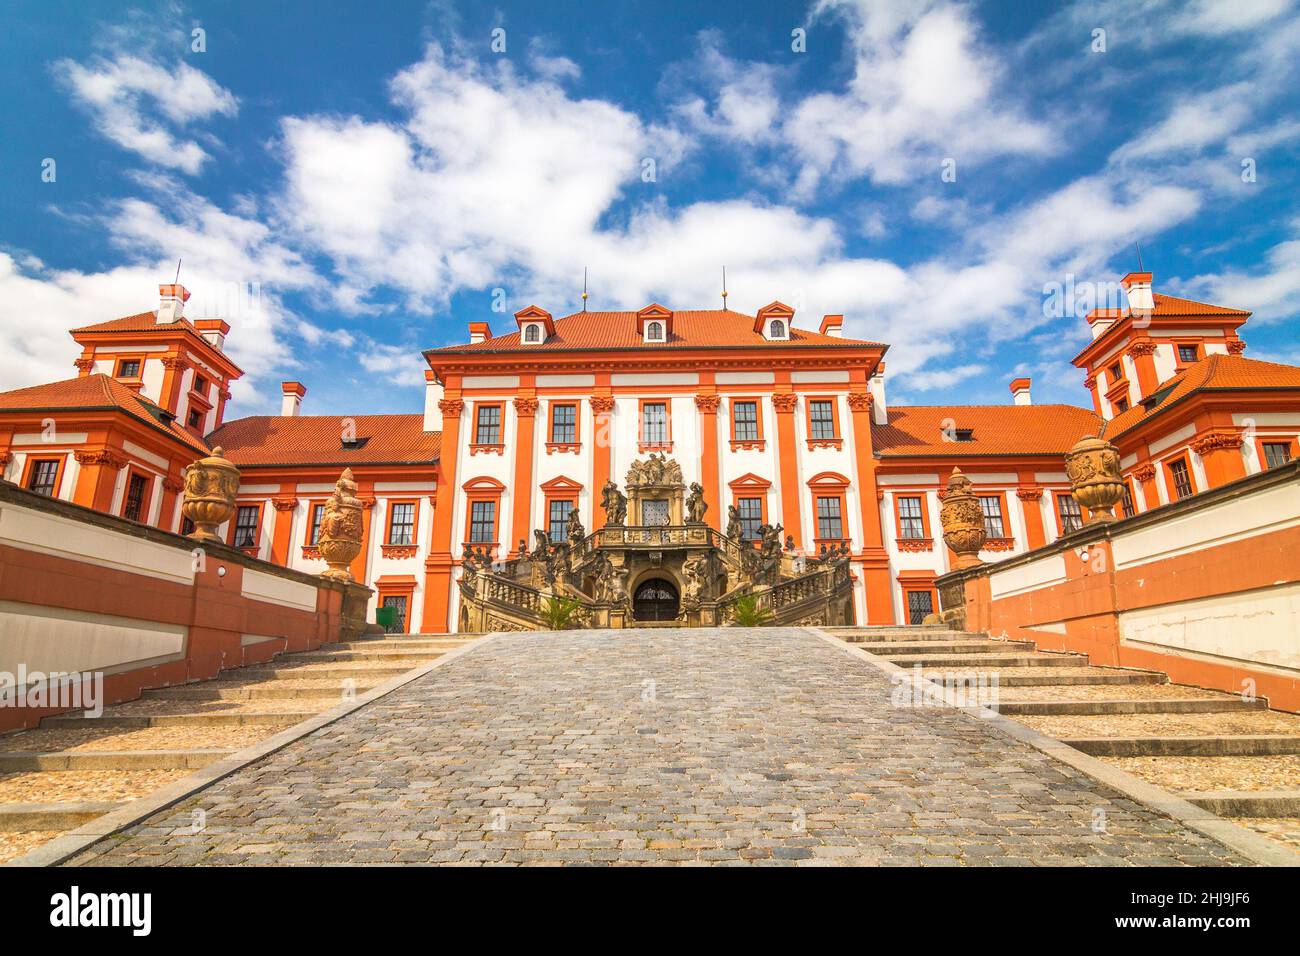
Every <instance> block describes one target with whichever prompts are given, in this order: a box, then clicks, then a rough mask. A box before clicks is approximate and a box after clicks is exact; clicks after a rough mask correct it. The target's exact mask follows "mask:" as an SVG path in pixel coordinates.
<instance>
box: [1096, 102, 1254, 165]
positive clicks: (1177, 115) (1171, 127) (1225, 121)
mask: <svg viewBox="0 0 1300 956" xmlns="http://www.w3.org/2000/svg"><path fill="white" fill-rule="evenodd" d="M1252 107H1253V103H1252V97H1251V85H1250V84H1248V83H1233V84H1232V85H1230V86H1225V87H1221V88H1219V89H1217V90H1214V91H1212V92H1209V93H1204V94H1201V95H1199V96H1190V97H1186V98H1184V99H1182V100H1181V101H1179V102H1177V103H1175V104H1174V107H1173V109H1172V110H1171V111H1170V113H1169V115H1168V116H1166V117H1165V118H1164V119H1163V120H1162V121H1160V122H1159V123H1157V124H1156V125H1155V126H1153V127H1151V128H1150V129H1149V130H1148V131H1147V132H1145V133H1143V134H1142V135H1140V136H1138V137H1137V138H1135V139H1132V140H1130V141H1129V142H1127V143H1125V144H1124V145H1123V146H1121V147H1120V148H1118V149H1116V150H1115V151H1114V153H1112V154H1111V159H1112V160H1113V161H1115V162H1124V161H1128V160H1136V159H1152V158H1155V157H1158V156H1168V155H1170V154H1178V153H1187V152H1192V153H1195V152H1199V151H1200V150H1203V149H1205V148H1206V147H1209V146H1213V145H1217V144H1219V143H1221V142H1223V141H1224V140H1226V139H1227V138H1228V136H1230V135H1231V134H1233V133H1235V132H1237V131H1238V130H1239V129H1240V128H1241V127H1242V125H1243V124H1244V123H1246V122H1247V120H1249V119H1250V117H1251V114H1252V112H1253V109H1252Z"/></svg>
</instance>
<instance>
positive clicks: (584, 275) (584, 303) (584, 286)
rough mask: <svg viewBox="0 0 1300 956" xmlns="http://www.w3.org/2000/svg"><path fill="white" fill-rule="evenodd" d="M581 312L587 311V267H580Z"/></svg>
mask: <svg viewBox="0 0 1300 956" xmlns="http://www.w3.org/2000/svg"><path fill="white" fill-rule="evenodd" d="M582 311H583V312H586V311H587V267H586V266H583V267H582Z"/></svg>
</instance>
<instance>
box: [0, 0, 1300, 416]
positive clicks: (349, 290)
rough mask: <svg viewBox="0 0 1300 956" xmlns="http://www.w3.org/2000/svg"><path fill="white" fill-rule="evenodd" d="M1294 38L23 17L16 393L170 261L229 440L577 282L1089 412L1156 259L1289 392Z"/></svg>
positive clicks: (1251, 2) (260, 13)
mask: <svg viewBox="0 0 1300 956" xmlns="http://www.w3.org/2000/svg"><path fill="white" fill-rule="evenodd" d="M1296 5H1297V0H1228V2H1221V0H1197V2H1184V3H1175V2H1169V0H1146V2H1141V0H1126V2H1123V3H1114V2H1101V3H1082V4H1076V5H1068V6H1060V7H1053V6H1051V5H1049V4H1047V3H1028V4H1021V3H1014V4H1013V3H982V4H980V3H947V2H922V0H918V2H906V3H901V2H893V0H872V2H866V0H860V2H857V3H853V2H822V3H814V4H811V5H810V4H800V3H759V2H753V0H751V2H744V3H740V2H713V3H709V4H697V3H685V2H677V3H671V2H670V3H664V2H659V3H653V4H651V3H627V4H617V5H615V4H610V5H608V8H607V7H606V5H599V4H574V3H571V2H549V3H548V2H527V3H501V4H496V5H481V4H468V3H465V4H458V3H452V2H447V0H443V2H437V3H415V2H411V3H401V2H384V3H374V2H372V3H366V4H360V3H355V4H342V3H328V4H327V3H320V2H283V3H276V4H265V3H239V2H203V3H189V4H175V3H170V2H169V3H146V4H136V5H126V4H122V5H110V4H96V5H87V4H84V3H81V2H59V0H10V2H9V3H7V4H6V23H5V28H4V30H3V31H0V387H3V388H13V387H19V386H22V385H29V384H34V383H37V382H43V381H51V380H54V379H59V378H66V377H71V375H72V374H73V373H74V370H73V368H72V360H73V359H74V358H75V356H76V350H75V346H74V345H73V344H72V342H71V340H70V339H68V337H67V335H66V329H67V328H69V327H71V326H73V325H76V324H82V323H86V322H92V321H101V320H104V319H107V318H112V317H115V316H117V315H123V314H128V313H132V312H138V311H142V310H144V309H146V308H152V307H154V306H155V305H156V300H155V297H156V284H157V283H158V282H159V281H167V280H169V279H170V278H171V275H172V273H173V271H174V269H175V263H176V259H177V258H178V257H183V259H184V265H183V267H182V275H181V279H182V282H183V283H185V284H186V285H187V286H188V287H189V288H190V289H191V290H192V291H193V293H194V299H193V300H192V301H191V303H190V308H189V312H188V314H190V315H191V316H207V315H221V316H222V317H224V318H226V319H227V320H228V321H229V322H230V323H231V325H232V326H233V331H232V333H231V336H230V339H229V342H228V348H229V351H230V352H231V353H232V355H233V356H234V358H235V359H236V360H237V361H239V362H240V363H241V364H242V365H243V367H244V368H245V370H246V371H247V375H246V377H245V379H244V380H243V381H242V382H240V383H238V385H237V386H236V391H235V396H236V403H235V406H234V408H233V410H232V413H233V414H235V415H239V414H254V413H259V412H267V411H272V410H274V408H275V407H277V406H278V400H279V399H278V392H279V388H278V383H279V381H280V380H281V379H286V378H294V379H299V380H301V381H303V382H305V383H306V384H307V386H308V390H309V395H308V398H307V404H306V410H307V411H308V412H317V413H329V414H335V413H343V412H387V411H416V410H418V409H419V407H420V405H419V402H420V395H419V389H420V385H421V382H422V369H423V366H422V360H421V358H420V355H419V350H420V349H421V348H425V347H429V346H435V345H442V344H448V343H451V342H456V341H463V340H465V337H466V323H467V322H469V321H471V320H482V319H488V320H490V321H492V322H493V324H494V327H496V328H497V329H498V330H502V331H504V330H508V329H510V328H512V327H513V320H512V318H511V314H512V313H513V312H514V311H515V310H517V309H519V308H522V307H523V306H524V305H527V304H529V303H530V302H536V303H538V304H540V305H542V306H543V307H544V308H547V309H549V310H550V311H551V312H553V313H554V314H556V315H561V314H566V313H567V312H569V311H572V310H574V309H576V308H577V307H578V304H579V299H578V296H579V294H580V292H581V281H582V270H583V267H584V266H586V267H588V268H589V270H590V289H591V299H590V302H591V305H592V307H594V308H632V309H635V308H639V307H640V306H642V305H645V304H647V303H648V302H650V301H652V300H658V301H661V302H664V303H665V304H668V305H669V306H672V307H677V308H693V307H712V306H714V305H715V304H716V303H718V302H719V298H718V292H719V290H720V275H721V269H722V267H723V266H724V265H725V266H726V267H727V274H728V285H729V288H730V292H731V297H730V300H729V301H730V304H731V306H732V307H733V308H737V309H742V310H746V311H752V310H753V309H754V308H756V307H758V306H759V305H762V304H764V303H766V302H769V301H771V300H773V299H780V300H782V301H784V302H787V303H789V304H791V305H793V306H794V307H795V308H796V310H797V313H798V314H797V316H796V324H797V325H799V324H801V325H804V326H807V327H814V328H815V327H816V325H817V323H818V321H819V320H820V317H821V315H822V314H824V313H826V312H841V313H844V314H845V316H846V326H847V330H846V331H847V334H850V335H856V336H861V337H864V338H871V339H875V340H880V341H885V342H888V343H890V344H891V350H890V352H889V355H888V359H887V361H888V365H889V370H890V375H889V380H890V381H889V388H890V400H891V402H895V403H898V402H907V403H910V404H938V403H948V402H996V403H1004V402H1007V401H1009V400H1010V395H1009V394H1008V392H1007V382H1009V381H1010V379H1012V378H1013V377H1016V376H1019V375H1031V376H1032V377H1033V378H1034V389H1035V400H1036V401H1038V402H1046V401H1068V402H1073V403H1076V404H1081V403H1084V402H1086V400H1087V396H1086V393H1084V391H1083V390H1082V387H1081V384H1080V382H1081V379H1082V373H1081V372H1079V371H1078V370H1076V369H1074V368H1073V367H1072V366H1070V365H1069V359H1070V357H1072V356H1073V355H1074V354H1075V353H1076V352H1077V350H1078V349H1079V348H1080V347H1082V346H1083V345H1084V344H1085V343H1086V342H1087V340H1088V332H1087V328H1086V325H1085V323H1084V322H1083V321H1082V319H1081V318H1079V315H1081V314H1082V313H1083V312H1084V311H1086V309H1087V307H1088V306H1089V305H1091V304H1092V302H1093V301H1094V300H1096V299H1099V300H1101V301H1102V304H1105V301H1106V300H1107V299H1110V298H1113V297H1114V296H1115V294H1116V292H1115V282H1116V280H1118V279H1119V277H1120V276H1122V275H1123V274H1124V273H1125V272H1127V271H1130V270H1132V269H1135V268H1136V266H1137V255H1136V251H1135V245H1136V244H1137V243H1140V244H1141V248H1142V256H1143V260H1144V262H1145V265H1146V267H1147V268H1148V269H1150V270H1151V271H1153V272H1154V273H1155V287H1156V291H1157V292H1161V291H1163V292H1170V293H1174V294H1181V295H1187V296H1190V297H1193V298H1200V299H1204V300H1207V301H1212V302H1217V303H1220V304H1224V305H1231V306H1236V307H1240V308H1246V309H1251V310H1253V311H1254V312H1255V316H1254V317H1253V318H1252V320H1251V322H1250V323H1249V324H1248V325H1247V326H1246V327H1245V329H1244V330H1243V337H1244V338H1245V339H1246V340H1247V342H1248V345H1249V348H1248V350H1247V353H1246V354H1247V356H1248V357H1255V358H1264V359H1273V360H1280V361H1290V362H1300V345H1298V344H1297V341H1296V340H1297V336H1296V329H1297V325H1296V318H1297V315H1300V204H1298V203H1297V200H1296V198H1295V197H1296V196H1297V194H1298V192H1297V185H1300V182H1298V180H1300V173H1298V171H1297V166H1298V164H1297V157H1298V156H1300V110H1298V109H1297V107H1298V105H1300V103H1298V101H1300V94H1297V90H1300V82H1298V81H1297V80H1298V77H1297V72H1300V66H1297V64H1300V55H1298V54H1300V16H1298V15H1297V10H1296V9H1295V8H1296ZM196 29H197V30H200V31H202V32H201V33H200V34H199V35H198V36H200V37H201V42H198V41H196V39H195V37H196V34H195V32H194V31H195V30H196ZM494 31H504V33H499V32H498V33H494ZM494 39H495V40H496V45H497V47H500V45H501V42H502V40H504V50H500V49H494V48H493V42H494ZM195 47H202V49H195ZM48 160H53V165H52V166H51V165H50V163H49V162H48ZM51 169H52V171H53V177H51V176H50V175H49V172H48V171H49V170H51ZM43 173H44V175H43ZM51 178H52V181H47V180H50V179H51ZM1054 283H1055V284H1057V285H1059V286H1064V287H1067V288H1073V289H1074V292H1075V294H1074V297H1073V299H1072V300H1071V301H1068V302H1067V305H1068V306H1069V307H1070V308H1074V309H1075V310H1076V311H1077V312H1078V315H1075V314H1064V313H1065V312H1068V309H1067V310H1054V309H1052V308H1047V309H1045V307H1044V303H1045V300H1047V299H1048V298H1049V297H1048V296H1046V295H1045V290H1047V289H1050V288H1051V287H1052V284H1054ZM1053 301H1059V298H1058V299H1053Z"/></svg>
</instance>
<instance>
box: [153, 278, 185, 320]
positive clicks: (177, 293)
mask: <svg viewBox="0 0 1300 956" xmlns="http://www.w3.org/2000/svg"><path fill="white" fill-rule="evenodd" d="M189 297H190V294H189V292H188V291H187V290H186V288H185V286H183V285H160V286H159V287H158V300H159V301H158V324H159V325H166V324H168V323H170V322H175V321H177V320H178V319H180V318H181V316H182V315H183V314H184V313H185V300H186V299H188V298H189Z"/></svg>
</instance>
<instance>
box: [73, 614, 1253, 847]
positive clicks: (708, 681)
mask: <svg viewBox="0 0 1300 956" xmlns="http://www.w3.org/2000/svg"><path fill="white" fill-rule="evenodd" d="M891 690H892V687H891V684H890V681H889V679H888V678H887V677H885V676H884V675H883V674H881V673H880V672H879V671H877V670H876V669H875V668H873V667H871V666H870V665H869V664H867V663H865V662H863V661H860V660H857V659H855V658H854V657H852V656H850V655H849V654H847V653H846V652H845V651H844V650H842V649H841V648H839V647H837V646H834V645H832V644H830V643H828V642H826V641H824V640H822V639H820V638H817V637H815V636H813V635H811V634H808V633H806V632H803V631H800V630H798V629H790V628H781V629H778V628H764V629H758V630H742V629H734V628H728V629H726V630H710V631H704V630H664V629H646V630H638V631H568V632H561V633H553V634H512V635H506V636H502V637H499V638H496V639H495V640H492V641H489V642H486V643H484V644H482V645H480V646H478V647H476V648H475V649H474V650H472V651H471V652H469V653H468V654H466V655H465V656H463V657H461V658H460V659H458V660H455V661H452V662H450V663H449V664H448V665H447V666H445V667H443V668H440V669H438V670H436V671H434V672H432V673H430V674H428V675H427V676H425V677H423V678H421V679H419V680H418V681H415V682H413V683H411V684H409V685H407V686H405V687H403V688H401V689H399V690H397V691H395V692H394V693H392V694H390V695H388V696H387V697H385V698H383V699H381V700H379V701H376V702H375V703H373V704H371V705H369V706H368V707H366V708H363V709H362V710H360V711H358V712H356V713H354V714H352V715H350V716H348V717H346V718H344V719H342V720H340V721H338V722H336V723H334V724H331V725H330V726H328V727H325V728H324V729H322V730H320V731H318V732H316V733H315V734H312V735H311V736H308V737H305V738H303V739H302V740H299V741H297V742H296V743H294V744H291V745H290V746H288V747H287V748H285V749H283V750H281V751H279V752H277V753H275V754H273V755H271V756H270V757H267V758H265V759H264V760H262V761H260V762H258V763H256V764H253V765H251V766H249V767H246V768H245V769H243V770H241V771H239V772H237V773H235V774H233V775H232V776H230V777H227V778H225V779H224V780H221V781H219V782H218V783H216V784H215V785H213V786H212V787H209V788H208V789H206V790H204V791H202V792H201V793H199V794H197V795H196V796H194V797H191V798H189V799H188V800H186V801H185V802H183V803H181V804H179V805H177V806H175V807H173V808H171V809H169V810H166V811H163V812H162V813H159V814H158V815H156V816H154V817H152V818H151V819H149V820H147V821H145V822H144V823H142V824H140V825H138V826H136V827H134V828H132V829H130V830H128V831H126V832H125V833H124V834H119V835H117V836H116V837H113V838H110V839H109V840H107V841H104V842H102V843H100V844H98V845H97V846H96V847H94V848H92V849H91V850H90V851H87V852H86V853H84V854H82V855H81V856H80V857H78V858H77V859H76V860H74V861H73V862H74V863H94V864H99V865H114V864H132V865H157V864H168V865H182V864H205V865H214V864H256V863H269V864H294V863H302V864H320V863H332V862H338V863H394V862H396V863H462V864H465V863H470V864H478V863H484V864H496V863H588V862H596V863H606V862H608V863H672V862H686V863H694V862H706V863H723V864H744V863H758V864H768V865H771V864H801V865H810V864H825V863H853V864H904V865H907V864H920V865H932V866H934V865H938V866H942V865H946V866H953V865H983V864H1020V865H1028V864H1085V865H1114V864H1120V865H1123V864H1155V865H1162V864H1222V863H1233V862H1239V861H1238V860H1237V858H1236V857H1234V856H1233V854H1232V853H1231V852H1230V851H1228V850H1227V849H1225V848H1223V847H1221V846H1220V845H1219V844H1217V843H1215V842H1213V841H1211V840H1209V839H1208V838H1206V837H1203V836H1201V835H1199V834H1197V833H1195V832H1193V831H1189V830H1186V829H1184V828H1182V827H1180V826H1179V825H1178V824H1176V823H1174V822H1173V821H1171V820H1169V819H1168V818H1165V817H1162V816H1160V815H1158V814H1156V813H1154V812H1153V811H1150V810H1148V809H1147V808H1145V807H1143V806H1141V805H1139V804H1136V803H1134V802H1132V801H1131V800H1129V799H1127V798H1124V797H1122V796H1120V795H1119V794H1117V793H1115V792H1113V791H1109V790H1108V789H1106V788H1105V787H1103V786H1102V785H1101V784H1099V783H1096V782H1095V781H1093V780H1091V779H1090V778H1088V777H1085V776H1083V775H1082V774H1080V773H1078V772H1077V771H1075V770H1073V769H1071V768H1069V767H1067V766H1064V765H1061V764H1058V763H1056V762H1054V761H1052V760H1051V759H1050V758H1048V757H1046V756H1045V755H1043V754H1041V753H1039V752H1037V751H1035V750H1033V749H1031V748H1028V747H1027V746H1025V745H1023V744H1020V743H1018V742H1016V741H1013V740H1010V739H1008V738H1006V737H1003V736H1002V735H1000V734H998V733H996V732H995V731H993V730H992V729H990V728H989V727H987V726H985V725H983V724H982V722H981V721H980V720H979V719H978V718H973V717H967V716H965V715H962V714H960V713H957V712H955V711H952V710H947V709H939V708H914V707H895V706H893V705H892V704H891V699H890V698H891ZM196 822H197V823H199V824H201V825H199V826H196Z"/></svg>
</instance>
